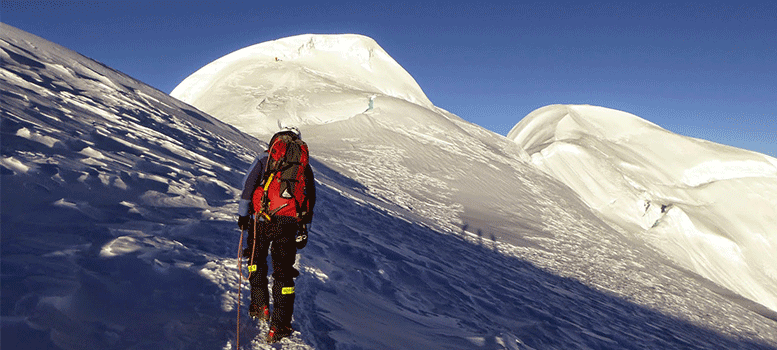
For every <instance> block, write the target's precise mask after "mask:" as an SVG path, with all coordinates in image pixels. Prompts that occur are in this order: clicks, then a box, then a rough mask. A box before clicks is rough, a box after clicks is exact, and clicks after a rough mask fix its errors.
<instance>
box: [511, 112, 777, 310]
mask: <svg viewBox="0 0 777 350" xmlns="http://www.w3.org/2000/svg"><path fill="white" fill-rule="evenodd" d="M507 137H508V138H510V139H513V140H515V142H517V143H518V144H519V145H520V146H521V147H522V148H523V149H525V150H526V151H528V152H529V153H531V156H532V163H534V164H535V165H536V166H537V167H539V168H540V169H542V170H543V171H545V172H547V173H548V174H551V175H552V176H553V177H555V178H557V179H558V180H560V181H562V182H563V183H565V184H566V185H568V186H569V187H571V188H572V189H573V190H575V192H577V193H578V194H580V196H581V197H582V199H583V200H584V201H585V202H586V203H587V204H588V205H589V206H591V207H592V208H593V209H594V210H595V211H596V212H597V213H599V214H600V215H601V216H602V217H603V218H604V219H605V220H607V221H608V222H611V223H613V224H615V225H617V226H619V227H621V228H622V229H623V230H624V231H626V232H629V233H631V234H632V235H634V236H635V237H637V238H639V239H644V240H645V241H647V242H650V243H651V244H652V245H654V246H655V247H657V248H658V249H659V250H660V251H662V252H663V253H665V254H666V255H667V256H668V257H669V258H671V259H672V260H673V261H675V262H676V263H677V264H679V266H680V267H682V268H683V269H687V270H690V271H693V272H695V273H697V274H699V275H701V276H702V277H704V278H706V279H709V280H711V281H712V282H714V283H716V284H718V285H720V286H722V287H724V288H727V289H729V290H731V291H733V292H734V293H737V294H739V295H741V296H744V297H746V298H748V299H751V300H753V301H756V302H758V303H760V304H762V305H764V306H766V307H768V308H770V309H772V310H773V311H777V159H774V158H772V157H769V156H766V155H763V154H759V153H755V152H751V151H746V150H742V149H738V148H734V147H729V146H724V145H720V144H716V143H712V142H708V141H704V140H699V139H694V138H690V137H685V136H681V135H677V134H674V133H671V132H669V131H667V130H664V129H662V128H660V127H658V126H656V125H654V124H652V123H649V122H647V121H645V120H643V119H641V118H639V117H637V116H634V115H632V114H629V113H625V112H621V111H616V110H612V109H607V108H602V107H594V106H567V105H555V106H548V107H544V108H540V109H538V110H536V111H534V112H532V113H531V114H529V115H528V116H527V117H526V118H524V119H523V120H521V122H519V123H518V124H517V125H516V126H515V127H514V128H513V129H512V130H511V131H510V133H509V134H508V135H507Z"/></svg>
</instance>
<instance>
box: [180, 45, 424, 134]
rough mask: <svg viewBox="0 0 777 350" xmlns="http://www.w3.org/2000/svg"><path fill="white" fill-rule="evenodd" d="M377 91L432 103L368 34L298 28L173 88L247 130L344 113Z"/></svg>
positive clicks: (218, 62) (270, 129)
mask: <svg viewBox="0 0 777 350" xmlns="http://www.w3.org/2000/svg"><path fill="white" fill-rule="evenodd" d="M375 94H380V95H385V96H391V97H395V98H400V99H403V100H407V101H409V102H412V103H415V104H419V105H421V106H424V107H427V108H430V107H432V103H431V102H430V101H429V99H428V98H427V97H426V95H424V93H423V91H421V88H420V87H419V86H418V84H417V83H416V82H415V80H414V79H413V77H411V76H410V74H408V73H407V72H406V71H405V70H404V69H403V68H402V67H401V66H400V65H399V64H398V63H397V62H396V61H394V59H392V58H391V57H390V56H389V55H388V54H387V53H386V52H385V51H384V50H383V49H382V48H381V47H380V46H379V45H378V44H377V43H376V42H375V41H374V40H372V39H371V38H368V37H365V36H361V35H354V34H347V35H312V34H307V35H298V36H293V37H289V38H283V39H278V40H275V41H270V42H265V43H261V44H257V45H253V46H249V47H246V48H244V49H241V50H238V51H235V52H233V53H231V54H229V55H226V56H224V57H222V58H219V59H218V60H216V61H213V62H211V63H210V64H208V65H206V66H204V67H202V68H201V69H199V70H198V71H197V72H195V73H194V74H192V75H191V76H189V77H188V78H186V79H185V80H184V81H182V82H181V83H180V84H179V85H178V86H177V87H176V88H175V89H174V90H173V92H172V93H171V95H172V96H173V97H176V98H178V99H180V100H183V101H187V102H188V103H190V104H192V105H195V106H198V108H200V109H202V110H204V111H209V113H210V114H211V115H213V116H215V117H217V118H219V119H221V120H222V121H224V122H227V123H230V124H232V125H235V126H237V127H239V128H240V129H241V130H243V131H245V132H248V133H250V134H268V133H272V132H273V131H275V130H277V126H276V125H277V121H281V122H282V123H286V124H294V125H306V124H317V123H326V122H332V121H337V120H341V119H344V118H348V117H350V116H352V115H354V114H357V113H360V112H363V111H364V110H365V109H367V108H368V101H369V99H370V97H371V96H373V95H375ZM247 96H250V99H247V98H246V97H247Z"/></svg>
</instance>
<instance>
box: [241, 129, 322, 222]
mask: <svg viewBox="0 0 777 350" xmlns="http://www.w3.org/2000/svg"><path fill="white" fill-rule="evenodd" d="M267 152H268V153H269V157H268V159H267V164H266V165H265V170H264V175H262V181H261V182H260V185H259V186H257V188H256V190H255V191H254V195H253V200H252V202H253V206H254V211H255V212H256V215H257V219H258V218H259V217H263V218H264V219H265V220H267V221H270V220H271V219H272V217H274V216H285V217H292V218H295V219H297V220H301V219H302V217H303V216H304V215H306V214H307V213H308V212H309V211H310V209H309V208H308V201H307V200H306V198H305V180H306V179H305V169H306V168H307V167H308V145H307V144H305V142H304V141H302V140H301V139H300V138H299V137H297V135H295V134H294V133H292V132H280V133H278V134H275V136H273V138H272V139H271V140H270V145H269V147H268V149H267Z"/></svg>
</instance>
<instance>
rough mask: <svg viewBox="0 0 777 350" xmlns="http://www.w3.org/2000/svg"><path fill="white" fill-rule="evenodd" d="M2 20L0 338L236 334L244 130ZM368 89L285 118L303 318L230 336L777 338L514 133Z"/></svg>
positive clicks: (664, 344) (33, 342) (119, 342)
mask: <svg viewBox="0 0 777 350" xmlns="http://www.w3.org/2000/svg"><path fill="white" fill-rule="evenodd" d="M0 29H2V31H1V33H2V34H0V49H2V50H0V58H2V62H3V64H2V69H0V77H1V79H0V84H1V85H2V86H0V88H2V90H1V91H2V92H3V95H2V100H0V117H1V118H2V158H0V159H2V164H1V165H2V168H0V170H1V172H0V173H1V175H0V176H2V177H1V178H2V197H1V198H2V203H1V204H2V207H1V209H2V213H1V214H0V215H2V216H1V217H0V218H1V219H2V220H1V222H2V245H1V246H0V249H1V251H0V253H1V254H2V259H1V260H0V262H2V275H1V276H0V278H2V280H1V281H2V283H1V284H0V288H2V290H1V292H2V294H1V295H2V303H1V304H0V315H1V316H2V318H1V319H2V323H1V324H0V325H1V326H2V329H1V330H2V338H0V342H1V343H0V345H1V347H2V348H3V349H27V348H34V349H195V348H196V349H230V348H234V339H235V328H236V324H235V323H236V319H235V310H234V307H235V302H236V299H235V298H236V293H235V286H236V284H237V279H238V278H237V271H236V265H237V261H236V259H235V258H234V257H235V255H236V253H237V241H238V238H239V235H240V233H239V232H238V230H237V229H236V227H235V217H234V214H233V213H234V212H235V210H236V204H235V196H236V195H237V191H238V188H239V187H240V180H241V178H242V176H243V172H244V169H245V168H246V167H248V165H249V162H250V161H251V160H252V157H253V156H254V155H255V154H256V152H259V151H260V150H261V145H262V143H261V141H258V140H256V139H253V138H251V137H248V136H246V135H245V134H242V133H240V132H237V131H235V130H234V129H232V128H231V127H228V126H226V125H224V124H222V123H220V122H218V121H216V120H214V119H212V118H211V117H209V116H208V115H206V114H204V113H202V112H199V111H198V110H197V109H195V108H194V107H191V106H189V105H186V104H183V103H181V102H180V101H178V100H176V99H173V98H170V97H169V96H165V95H164V94H162V93H160V92H159V91H156V90H153V89H152V88H150V87H148V86H146V85H143V84H142V83H140V82H137V81H135V80H133V79H131V78H129V77H126V76H125V75H123V74H121V73H118V72H115V71H113V70H111V69H110V68H108V67H104V66H102V65H100V64H98V63H96V62H94V61H91V60H89V59H88V58H85V57H83V56H80V55H78V54H76V53H74V52H72V51H69V50H67V49H64V48H62V47H59V46H57V45H55V44H52V43H49V42H47V41H45V40H43V39H40V38H37V37H34V36H32V35H29V34H27V33H24V32H21V31H18V30H16V29H14V28H11V27H8V26H5V25H2V27H1V28H0ZM310 59H311V60H313V61H315V57H310ZM290 69H291V68H290ZM282 70H283V69H282ZM279 74H285V72H279ZM365 74H366V73H365ZM216 75H218V74H216ZM356 78H358V79H359V80H364V79H366V78H367V77H356ZM356 78H352V77H338V76H334V77H333V79H332V81H333V82H335V84H333V85H332V86H330V87H329V88H328V89H324V88H323V87H320V86H319V87H318V88H320V89H323V90H325V91H328V93H321V94H320V96H322V102H321V104H320V105H311V106H310V107H306V108H310V110H315V109H316V106H318V107H320V108H321V110H322V111H327V110H328V109H327V108H328V107H329V106H331V105H332V104H333V103H335V102H337V101H339V100H340V99H341V98H342V99H343V100H347V99H348V98H351V97H353V96H357V95H358V96H362V97H364V96H365V95H362V91H361V90H350V91H342V90H340V87H339V85H338V84H337V83H336V82H337V81H339V80H340V79H343V80H347V79H356ZM400 80H401V79H400ZM288 83H293V81H289V82H288ZM365 89H367V90H370V93H371V95H370V96H372V94H374V95H375V96H376V97H375V99H374V106H373V109H371V110H370V111H366V112H365V113H361V112H357V113H356V114H353V115H349V116H348V117H347V118H343V119H339V120H336V121H335V120H330V121H328V122H322V121H318V120H309V122H308V124H306V126H305V127H304V128H303V134H304V137H305V139H306V140H307V141H308V142H309V144H310V145H311V149H312V156H313V161H312V163H313V166H314V171H315V173H316V176H317V182H318V185H319V196H320V198H319V204H318V206H317V208H316V214H315V218H314V223H313V226H312V230H311V241H310V243H309V245H308V247H307V248H305V250H303V251H302V252H301V254H300V255H299V261H298V266H299V269H300V270H301V271H302V275H301V276H300V277H299V278H298V279H297V286H298V288H297V289H298V292H297V293H298V298H297V302H296V312H295V319H294V326H295V329H297V330H299V333H296V334H295V335H294V336H293V337H292V339H289V340H286V341H284V342H283V343H282V344H280V345H278V346H275V347H270V346H267V345H264V344H261V343H260V342H258V341H257V339H258V338H260V337H261V335H262V327H260V326H258V325H256V324H255V323H253V322H252V321H250V320H248V319H247V318H246V317H243V318H242V320H241V325H242V329H241V335H242V340H241V345H242V348H244V349H249V348H250V349H268V348H283V349H511V350H512V349H546V348H596V349H660V348H667V349H668V348H690V349H718V348H727V349H773V348H777V331H775V329H777V327H775V324H776V323H777V322H775V321H774V319H775V317H773V315H770V314H768V313H766V312H764V310H759V309H757V308H756V307H757V306H756V305H752V304H748V303H747V302H746V301H744V300H741V299H738V298H736V297H735V296H731V295H723V294H720V293H716V292H713V291H711V290H710V289H709V288H708V286H707V285H706V284H704V283H703V281H699V280H698V279H697V278H696V277H695V276H693V275H689V274H687V273H685V272H683V271H678V270H677V269H675V268H673V267H671V266H669V265H667V264H665V262H664V261H663V260H661V259H657V258H656V257H655V256H654V254H653V250H652V249H649V248H648V247H646V246H644V245H643V244H641V243H640V242H639V241H638V240H630V239H629V237H628V236H626V235H622V234H620V233H618V232H617V231H615V230H613V229H611V228H610V227H609V226H607V225H606V224H605V223H604V222H602V221H601V220H600V219H598V218H597V217H596V215H595V214H594V213H592V212H591V211H590V210H589V209H588V207H587V206H586V205H585V204H584V203H583V202H582V201H580V200H579V199H578V198H577V196H576V195H574V194H572V193H571V192H570V190H569V188H568V187H566V186H564V185H562V184H561V183H559V182H558V181H556V180H554V179H553V178H551V177H549V176H547V175H545V174H543V173H541V172H539V171H537V170H535V169H534V168H533V167H532V166H530V165H529V164H527V163H526V162H525V159H528V158H526V155H525V153H522V152H521V150H520V149H519V148H518V147H517V146H516V145H515V144H514V143H512V142H510V141H509V140H506V139H504V138H501V137H499V136H497V135H495V134H493V133H490V132H487V131H485V130H483V129H482V128H479V127H477V126H474V125H471V124H469V123H466V122H464V121H462V120H461V119H459V118H458V117H456V116H454V115H451V114H449V113H446V112H445V111H442V110H440V109H437V108H434V107H427V106H425V105H424V104H423V103H420V104H419V103H416V102H418V101H411V100H408V99H406V98H402V97H401V96H400V97H397V96H394V95H388V94H384V93H383V92H379V90H380V89H379V88H378V87H367V88H365ZM405 93H412V91H407V92H405ZM295 94H309V95H312V94H311V93H310V92H309V91H307V90H306V88H304V87H300V88H299V89H297V90H295V92H293V93H290V95H289V98H296V97H298V96H297V95H295ZM244 98H246V99H247V100H250V99H251V98H252V97H251V95H247V97H246V96H244ZM362 100H363V102H362V103H363V104H364V105H365V108H368V103H367V99H366V98H365V99H362ZM247 105H250V104H247ZM362 111H364V110H362ZM268 123H269V124H270V125H266V126H265V129H266V130H272V127H273V126H274V125H275V124H276V122H275V121H274V120H273V121H272V122H268ZM243 287H244V291H246V290H247V289H246V287H247V285H246V284H244V286H243ZM246 294H247V293H245V292H244V293H243V294H242V297H243V300H242V302H243V303H244V305H245V302H246V299H247V298H246ZM241 310H242V311H243V313H245V308H242V309H241ZM764 315H766V316H768V317H765V316H764ZM769 317H772V318H771V319H770V318H769Z"/></svg>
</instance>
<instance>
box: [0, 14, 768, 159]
mask: <svg viewBox="0 0 777 350" xmlns="http://www.w3.org/2000/svg"><path fill="white" fill-rule="evenodd" d="M0 21H2V22H4V23H6V24H10V25H12V26H14V27H17V28H19V29H22V30H25V31H27V32H30V33H33V34H36V35H38V36H41V37H43V38H44V39H47V40H50V41H53V42H55V43H58V44H60V45H63V46H65V47H67V48H70V49H73V50H75V51H78V52H80V53H82V54H84V55H86V56H88V57H91V58H93V59H95V60H97V61H100V62H102V63H105V64H106V65H108V66H110V67H112V68H115V69H117V70H120V71H122V72H124V73H126V74H128V75H130V76H132V77H135V78H137V79H138V80H140V81H143V82H145V83H147V84H149V85H151V86H154V87H156V88H158V89H159V90H162V91H164V92H167V93H169V92H171V91H172V90H173V88H174V87H175V86H176V85H178V83H179V82H181V81H182V80H183V79H184V78H186V77H187V76H188V75H189V74H191V73H193V72H194V71H196V70H197V69H199V68H200V67H202V66H204V65H206V64H208V63H210V62H212V61H213V60H215V59H217V58H219V57H221V56H224V55H226V54H228V53H231V52H233V51H235V50H238V49H241V48H243V47H246V46H249V45H253V44H257V43H260V42H264V41H269V40H274V39H278V38H282V37H287V36H292V35H297V34H306V33H314V34H338V33H357V34H363V35H366V36H369V37H371V38H373V39H375V40H376V41H377V42H378V44H379V45H381V46H382V47H383V48H384V49H385V50H386V51H387V52H388V53H389V55H391V56H392V57H393V58H394V59H395V60H396V61H397V62H398V63H399V64H400V65H402V66H403V67H404V68H405V69H406V70H407V71H408V72H409V73H410V74H411V75H412V76H413V77H414V78H415V79H416V81H417V82H418V84H419V85H420V86H421V88H422V89H423V90H424V92H425V93H426V95H427V96H428V97H429V99H430V100H431V101H432V102H433V103H434V104H435V105H437V106H439V107H441V108H444V109H446V110H449V111H451V112H453V113H454V114H456V115H458V116H460V117H462V118H464V119H466V120H469V121H471V122H473V123H475V124H478V125H480V126H483V127H485V128H487V129H490V130H493V131H495V132H497V133H499V134H502V135H505V134H507V132H508V131H509V130H510V129H511V128H512V127H513V126H514V125H515V124H516V123H517V122H518V121H520V120H521V118H523V117H524V116H525V115H526V114H528V113H529V112H531V111H533V110H534V109H536V108H539V107H542V106H545V105H549V104H554V103H576V104H592V105H598V106H604V107H609V108H615V109H619V110H623V111H626V112H630V113H633V114H635V115H638V116H640V117H642V118H645V119H647V120H649V121H651V122H653V123H656V124H658V125H659V126H661V127H663V128H666V129H668V130H670V131H673V132H676V133H679V134H683V135H687V136H693V137H699V138H703V139H707V140H711V141H715V142H719V143H723V144H728V145H733V146H736V147H740V148H746V149H751V150H755V151H758V152H762V153H765V154H769V155H771V156H773V157H777V2H774V1H768V2H747V1H728V2H727V1H715V2H713V1H709V2H698V1H696V2H687V3H683V2H646V1H638V2H625V1H617V2H601V1H597V2H582V1H564V2H551V1H536V2H520V3H518V2H517V1H498V2H490V1H450V2H442V1H425V2H417V3H416V2H405V1H376V2H369V1H361V2H356V1H354V2H337V1H315V2H309V1H304V2H297V1H278V2H269V1H229V0H222V1H196V0H186V1H178V0H168V1H165V0H158V1H146V0H134V1H124V0H116V1H86V0H81V1H36V0H21V1H16V0H2V13H1V14H0Z"/></svg>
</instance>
